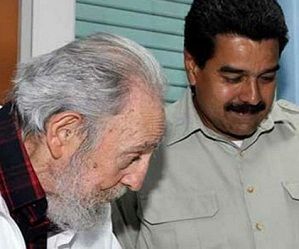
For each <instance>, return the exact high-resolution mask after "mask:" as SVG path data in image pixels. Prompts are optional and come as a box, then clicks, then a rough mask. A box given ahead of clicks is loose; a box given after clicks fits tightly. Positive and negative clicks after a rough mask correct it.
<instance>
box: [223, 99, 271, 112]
mask: <svg viewBox="0 0 299 249" xmlns="http://www.w3.org/2000/svg"><path fill="white" fill-rule="evenodd" d="M224 109H225V110H226V111H232V112H238V113H250V114H256V113H258V112H261V111H263V110H265V109H266V104H265V103H264V102H262V101H260V102H259V103H258V104H256V105H251V104H248V103H241V104H240V103H229V104H227V105H225V107H224Z"/></svg>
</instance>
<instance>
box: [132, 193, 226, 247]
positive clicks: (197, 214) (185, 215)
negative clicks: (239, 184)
mask: <svg viewBox="0 0 299 249" xmlns="http://www.w3.org/2000/svg"><path fill="white" fill-rule="evenodd" d="M139 197H140V198H139V201H140V210H139V212H138V213H139V218H140V219H141V221H142V229H141V234H142V235H141V238H140V239H141V240H144V241H142V242H141V244H144V245H147V247H145V246H143V247H142V246H140V248H155V249H160V248H161V249H176V248H178V249H185V248H188V249H195V248H196V249H200V248H202V247H201V239H200V236H201V235H200V231H199V227H198V222H194V221H198V220H199V219H202V220H204V219H209V218H211V217H213V216H215V215H216V213H217V212H218V210H219V205H218V201H217V196H216V193H215V192H213V191H211V192H206V193H201V194H187V193H186V194H181V195H179V194H176V195H172V196H171V195H169V196H167V197H165V196H164V195H163V196H162V195H160V194H159V193H158V192H156V193H154V194H151V195H150V196H147V195H143V194H140V195H139ZM220 248H221V249H222V247H219V249H220ZM215 249H218V247H215Z"/></svg>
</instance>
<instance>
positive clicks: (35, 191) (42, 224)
mask: <svg viewBox="0 0 299 249" xmlns="http://www.w3.org/2000/svg"><path fill="white" fill-rule="evenodd" d="M0 193H1V195H2V197H3V198H4V200H5V202H6V205H7V207H8V209H9V212H10V214H11V216H12V218H13V219H14V220H15V222H16V223H17V224H18V226H19V228H20V230H21V232H22V234H23V236H24V239H25V241H26V244H27V247H28V248H32V249H33V248H34V249H38V248H46V241H47V231H48V228H49V223H50V222H49V220H48V219H47V217H46V212H47V200H46V197H45V192H44V190H43V188H42V186H41V184H40V182H39V180H38V178H37V176H36V174H35V172H34V169H33V167H32V165H31V163H30V159H29V156H28V154H27V152H26V149H25V147H24V144H23V142H22V139H21V128H20V127H19V123H18V115H17V111H16V110H15V107H14V104H12V103H7V104H6V105H4V106H3V107H2V108H1V109H0Z"/></svg>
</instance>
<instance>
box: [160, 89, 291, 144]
mask: <svg viewBox="0 0 299 249" xmlns="http://www.w3.org/2000/svg"><path fill="white" fill-rule="evenodd" d="M280 105H281V104H280V102H278V103H276V102H275V103H274V104H273V107H272V110H271V112H270V114H269V115H268V116H267V118H265V119H264V120H263V121H262V123H261V124H260V125H259V126H258V128H257V132H256V134H255V135H259V134H260V133H263V132H266V131H269V130H271V129H272V128H273V127H274V125H275V124H276V123H283V124H284V125H285V126H286V127H287V128H288V129H291V131H294V129H296V128H295V125H294V123H293V121H291V120H290V119H289V118H288V117H287V116H286V115H285V114H284V113H283V111H282V110H281V108H280ZM166 113H167V130H166V135H165V141H166V144H167V145H171V144H174V143H177V142H179V141H181V140H184V139H185V138H187V137H189V136H190V135H191V134H193V133H195V132H198V131H201V132H202V133H204V134H205V135H206V136H208V137H212V138H215V139H219V140H226V139H225V138H224V137H223V136H222V135H221V134H218V133H216V132H214V131H212V130H211V129H209V128H207V127H206V126H205V125H204V124H203V123H202V121H201V119H200V117H199V115H198V113H197V111H196V109H195V107H194V104H193V100H192V92H191V89H190V88H188V89H187V90H186V92H185V93H184V95H183V96H182V98H180V100H178V101H177V102H176V103H174V104H171V105H169V106H168V107H167V111H166Z"/></svg>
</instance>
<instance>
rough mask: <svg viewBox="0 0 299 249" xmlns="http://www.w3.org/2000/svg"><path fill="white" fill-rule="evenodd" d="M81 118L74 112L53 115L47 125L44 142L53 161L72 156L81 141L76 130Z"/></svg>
mask: <svg viewBox="0 0 299 249" xmlns="http://www.w3.org/2000/svg"><path fill="white" fill-rule="evenodd" d="M82 121H83V118H82V116H81V115H80V114H78V113H76V112H62V113H58V114H55V115H53V116H52V117H51V118H50V120H49V121H48V123H47V131H46V140H47V145H48V148H49V150H50V153H51V155H52V157H53V158H54V159H58V158H60V157H62V156H67V155H72V154H73V152H74V151H75V150H76V149H77V148H78V146H79V145H80V143H81V141H82V137H81V136H79V134H78V128H79V127H80V125H81V124H82Z"/></svg>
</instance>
